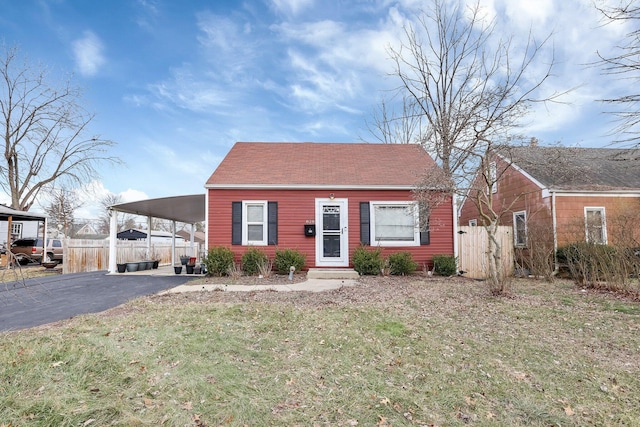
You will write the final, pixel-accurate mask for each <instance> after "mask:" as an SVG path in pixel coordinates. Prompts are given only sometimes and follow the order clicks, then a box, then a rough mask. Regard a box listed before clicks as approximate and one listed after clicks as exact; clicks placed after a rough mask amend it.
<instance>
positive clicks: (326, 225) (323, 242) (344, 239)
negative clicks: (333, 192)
mask: <svg viewBox="0 0 640 427" xmlns="http://www.w3.org/2000/svg"><path fill="white" fill-rule="evenodd" d="M347 208H348V203H347V199H333V200H331V199H316V265H317V266H318V267H347V266H348V265H349V233H348V215H347V213H348V212H347Z"/></svg>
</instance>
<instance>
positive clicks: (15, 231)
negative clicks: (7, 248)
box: [11, 222, 22, 239]
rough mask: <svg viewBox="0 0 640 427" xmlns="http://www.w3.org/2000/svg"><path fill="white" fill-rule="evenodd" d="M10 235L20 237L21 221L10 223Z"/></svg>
mask: <svg viewBox="0 0 640 427" xmlns="http://www.w3.org/2000/svg"><path fill="white" fill-rule="evenodd" d="M11 237H13V238H14V239H20V238H22V223H21V222H12V223H11Z"/></svg>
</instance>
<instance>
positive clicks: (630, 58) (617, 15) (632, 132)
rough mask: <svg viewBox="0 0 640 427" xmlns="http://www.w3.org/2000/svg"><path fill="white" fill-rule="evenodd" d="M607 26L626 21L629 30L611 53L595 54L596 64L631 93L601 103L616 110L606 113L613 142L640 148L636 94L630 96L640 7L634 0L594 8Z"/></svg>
mask: <svg viewBox="0 0 640 427" xmlns="http://www.w3.org/2000/svg"><path fill="white" fill-rule="evenodd" d="M598 10H599V11H600V12H601V13H602V15H603V17H604V19H605V20H606V21H607V23H613V22H623V21H629V22H631V23H633V25H632V28H633V29H632V30H631V31H629V32H627V33H626V35H625V37H624V39H623V40H621V42H620V44H619V45H617V46H616V47H615V49H614V51H613V52H611V53H609V52H607V53H606V54H603V53H601V52H598V56H599V58H600V65H601V66H602V70H603V72H604V73H605V74H607V75H611V76H614V77H616V78H620V79H623V80H626V81H628V82H629V84H627V85H626V87H627V88H628V89H629V90H630V91H631V93H627V94H623V95H620V96H615V97H611V98H606V99H603V100H602V101H603V102H605V103H607V104H610V105H612V106H615V107H618V108H619V109H615V110H613V111H609V113H611V114H613V115H614V116H615V117H616V126H615V127H614V129H613V133H614V134H616V135H618V137H617V140H616V142H617V143H623V144H632V145H634V146H639V145H640V129H639V128H638V125H639V124H640V93H637V92H636V93H633V90H634V89H635V88H636V87H637V84H638V82H639V81H640V29H638V23H640V5H638V3H637V2H636V1H635V0H621V1H620V3H619V4H618V6H613V7H608V8H598Z"/></svg>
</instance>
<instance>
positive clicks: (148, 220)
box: [147, 215, 151, 259]
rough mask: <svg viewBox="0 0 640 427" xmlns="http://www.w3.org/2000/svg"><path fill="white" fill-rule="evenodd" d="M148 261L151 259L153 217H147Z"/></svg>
mask: <svg viewBox="0 0 640 427" xmlns="http://www.w3.org/2000/svg"><path fill="white" fill-rule="evenodd" d="M147 259H151V215H149V216H148V217H147Z"/></svg>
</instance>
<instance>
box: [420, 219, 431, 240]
mask: <svg viewBox="0 0 640 427" xmlns="http://www.w3.org/2000/svg"><path fill="white" fill-rule="evenodd" d="M429 230H430V227H429V223H427V227H426V229H425V230H424V231H421V232H420V244H421V245H428V244H430V243H431V232H430V231H429Z"/></svg>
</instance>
